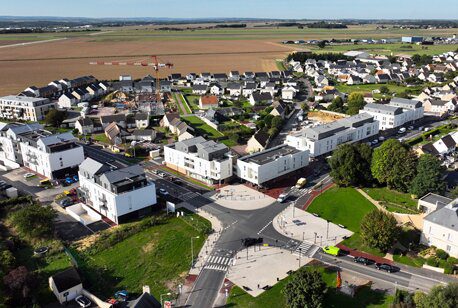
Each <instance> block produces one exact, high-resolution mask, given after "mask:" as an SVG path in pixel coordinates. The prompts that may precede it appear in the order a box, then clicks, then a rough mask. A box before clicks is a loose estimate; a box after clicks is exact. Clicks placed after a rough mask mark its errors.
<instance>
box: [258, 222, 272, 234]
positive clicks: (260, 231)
mask: <svg viewBox="0 0 458 308" xmlns="http://www.w3.org/2000/svg"><path fill="white" fill-rule="evenodd" d="M271 223H272V220H271V221H269V222H268V223H267V225H265V226H264V227H262V229H261V230H259V232H258V235H260V234H261V233H262V232H263V231H264V230H265V229H266V228H267V227H268V226H269V225H270V224H271Z"/></svg>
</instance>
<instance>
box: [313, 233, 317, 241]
mask: <svg viewBox="0 0 458 308" xmlns="http://www.w3.org/2000/svg"><path fill="white" fill-rule="evenodd" d="M313 233H315V240H314V241H313V244H316V232H313Z"/></svg>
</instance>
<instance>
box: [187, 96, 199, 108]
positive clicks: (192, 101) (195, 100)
mask: <svg viewBox="0 0 458 308" xmlns="http://www.w3.org/2000/svg"><path fill="white" fill-rule="evenodd" d="M184 98H185V100H186V102H187V103H188V106H190V107H191V109H192V110H200V107H199V99H200V96H199V95H192V94H186V95H184Z"/></svg>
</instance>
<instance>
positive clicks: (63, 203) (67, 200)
mask: <svg viewBox="0 0 458 308" xmlns="http://www.w3.org/2000/svg"><path fill="white" fill-rule="evenodd" d="M59 205H60V206H61V207H63V208H66V207H68V206H70V205H73V200H72V199H70V198H64V199H62V200H60V201H59Z"/></svg>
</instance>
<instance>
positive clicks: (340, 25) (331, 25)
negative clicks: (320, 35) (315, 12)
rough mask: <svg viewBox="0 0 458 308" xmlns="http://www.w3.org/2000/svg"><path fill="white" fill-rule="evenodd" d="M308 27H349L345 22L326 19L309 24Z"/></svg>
mask: <svg viewBox="0 0 458 308" xmlns="http://www.w3.org/2000/svg"><path fill="white" fill-rule="evenodd" d="M307 27H308V28H312V29H347V28H348V27H347V25H345V24H340V23H339V24H336V23H328V22H324V21H319V22H314V23H311V24H307Z"/></svg>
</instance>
